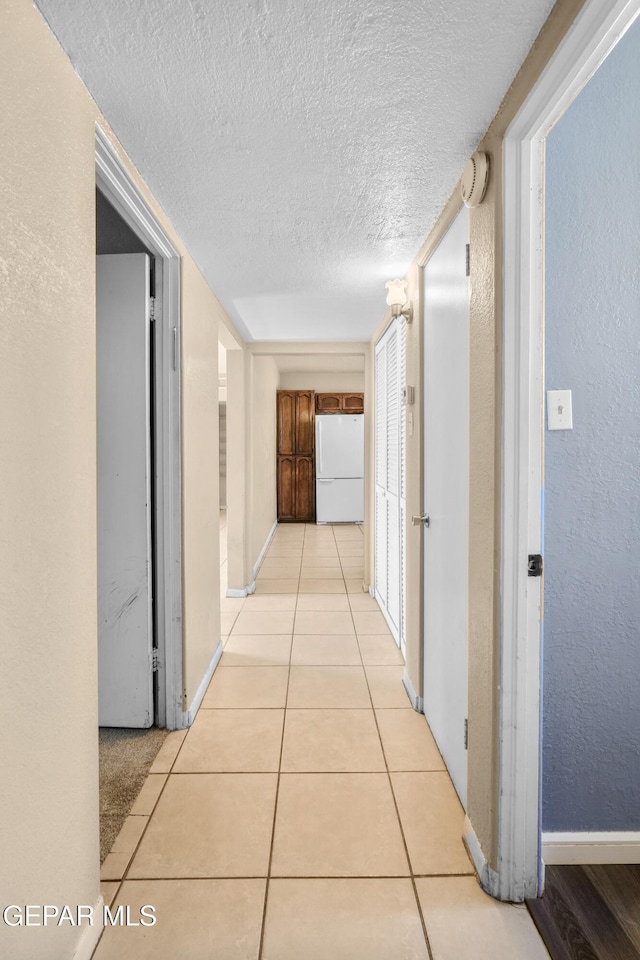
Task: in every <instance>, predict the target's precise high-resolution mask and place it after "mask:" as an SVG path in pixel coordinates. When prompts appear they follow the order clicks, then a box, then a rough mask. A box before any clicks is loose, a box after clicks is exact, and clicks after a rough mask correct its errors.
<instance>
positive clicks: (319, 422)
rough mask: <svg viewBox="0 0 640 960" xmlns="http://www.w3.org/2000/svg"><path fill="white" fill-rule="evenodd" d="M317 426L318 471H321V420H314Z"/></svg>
mask: <svg viewBox="0 0 640 960" xmlns="http://www.w3.org/2000/svg"><path fill="white" fill-rule="evenodd" d="M316 424H317V426H318V457H319V460H320V473H322V420H316Z"/></svg>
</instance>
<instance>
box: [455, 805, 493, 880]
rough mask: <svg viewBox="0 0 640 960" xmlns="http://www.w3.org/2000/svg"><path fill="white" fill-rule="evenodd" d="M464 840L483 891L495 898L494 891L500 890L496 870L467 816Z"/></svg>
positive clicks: (463, 833) (464, 825)
mask: <svg viewBox="0 0 640 960" xmlns="http://www.w3.org/2000/svg"><path fill="white" fill-rule="evenodd" d="M462 840H463V843H464V845H465V847H466V848H467V851H468V853H469V856H470V857H471V862H472V863H473V865H474V867H475V868H476V873H477V874H478V880H479V881H480V886H481V887H482V888H483V890H486V891H487V893H489V894H491V896H495V893H494V891H495V890H497V889H498V886H499V882H498V874H497V873H496V872H495V870H492V869H491V867H490V866H489V864H488V863H487V860H486V858H485V855H484V853H483V852H482V847H481V846H480V841H479V840H478V838H477V836H476V832H475V830H474V829H473V827H472V826H471V821H470V820H469V817H467V816H465V818H464V824H463V827H462Z"/></svg>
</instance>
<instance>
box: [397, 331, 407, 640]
mask: <svg viewBox="0 0 640 960" xmlns="http://www.w3.org/2000/svg"><path fill="white" fill-rule="evenodd" d="M398 364H399V369H400V375H399V384H398V386H399V395H400V404H401V405H400V463H399V472H400V531H399V534H400V630H399V633H400V649H401V650H402V655H403V656H404V655H405V646H406V641H405V636H406V633H405V623H406V609H407V418H406V406H405V389H406V386H407V324H406V321H405V319H404V317H403V318H402V319H401V320H400V323H399V328H398Z"/></svg>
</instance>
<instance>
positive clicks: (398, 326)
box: [375, 320, 406, 650]
mask: <svg viewBox="0 0 640 960" xmlns="http://www.w3.org/2000/svg"><path fill="white" fill-rule="evenodd" d="M375 378H376V383H375V387H376V416H375V436H376V440H375V444H376V530H375V546H376V564H375V570H376V598H377V600H378V603H379V604H380V607H381V609H382V612H383V613H384V615H385V618H386V620H387V622H388V624H389V627H390V629H391V632H392V633H393V635H394V637H395V639H396V642H397V643H398V644H399V645H400V646H401V648H402V649H403V650H404V639H403V618H404V613H403V610H404V582H405V574H404V569H405V561H404V539H405V538H404V525H405V513H406V510H405V504H406V493H405V477H404V473H405V425H404V414H405V411H404V406H403V391H404V386H405V331H404V320H401V321H398V320H394V321H393V323H392V324H391V325H390V327H389V328H388V329H387V331H386V333H385V334H384V336H383V337H382V338H381V340H380V341H379V342H378V344H377V345H376V364H375Z"/></svg>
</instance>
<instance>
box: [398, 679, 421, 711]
mask: <svg viewBox="0 0 640 960" xmlns="http://www.w3.org/2000/svg"><path fill="white" fill-rule="evenodd" d="M402 683H403V685H404V688H405V690H406V691H407V696H408V697H409V700H410V701H411V706H412V707H413V709H414V710H415V711H416V713H424V699H423V698H422V697H419V696H418V694H417V693H416V691H415V690H414V689H413V684H412V683H411V679H410V677H409V674H408V673H407V671H406V670H405V671H404V673H403V674H402Z"/></svg>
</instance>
